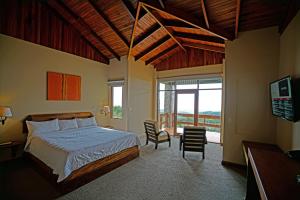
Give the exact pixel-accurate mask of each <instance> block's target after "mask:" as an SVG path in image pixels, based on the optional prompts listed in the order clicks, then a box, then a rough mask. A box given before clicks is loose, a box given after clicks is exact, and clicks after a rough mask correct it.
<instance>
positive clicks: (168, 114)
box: [158, 91, 175, 135]
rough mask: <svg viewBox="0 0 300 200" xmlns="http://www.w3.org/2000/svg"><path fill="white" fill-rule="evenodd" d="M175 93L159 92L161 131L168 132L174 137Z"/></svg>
mask: <svg viewBox="0 0 300 200" xmlns="http://www.w3.org/2000/svg"><path fill="white" fill-rule="evenodd" d="M174 97H175V92H173V91H160V92H159V100H158V101H159V110H158V113H159V122H160V123H159V124H160V129H163V130H167V131H168V132H169V133H170V134H171V135H173V132H174V131H173V130H174V101H175V98H174Z"/></svg>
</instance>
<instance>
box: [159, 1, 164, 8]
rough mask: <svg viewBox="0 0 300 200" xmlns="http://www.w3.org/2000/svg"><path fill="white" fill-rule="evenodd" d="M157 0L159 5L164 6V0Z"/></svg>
mask: <svg viewBox="0 0 300 200" xmlns="http://www.w3.org/2000/svg"><path fill="white" fill-rule="evenodd" d="M158 2H159V4H160V6H161V7H162V8H165V4H164V1H163V0H158Z"/></svg>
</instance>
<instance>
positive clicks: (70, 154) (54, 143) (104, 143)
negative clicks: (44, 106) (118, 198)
mask: <svg viewBox="0 0 300 200" xmlns="http://www.w3.org/2000/svg"><path fill="white" fill-rule="evenodd" d="M135 145H140V141H139V138H138V137H137V136H136V135H135V134H134V133H129V132H124V131H117V130H112V129H107V128H101V127H95V126H94V127H84V128H77V129H68V130H63V131H53V132H48V133H37V132H33V133H31V134H29V135H28V137H27V143H26V146H25V151H27V152H30V153H31V154H33V155H34V156H35V157H37V158H39V159H40V160H41V161H43V162H44V163H45V164H46V165H48V166H49V167H50V168H52V169H53V173H54V174H58V180H57V182H60V181H62V180H64V179H65V178H66V177H68V176H69V175H70V174H71V173H72V172H73V171H74V170H76V169H79V168H80V167H82V166H84V165H86V164H88V163H90V162H93V161H95V160H98V159H101V158H104V157H106V156H109V155H112V154H114V153H117V152H120V151H122V150H124V149H127V148H130V147H133V146H135Z"/></svg>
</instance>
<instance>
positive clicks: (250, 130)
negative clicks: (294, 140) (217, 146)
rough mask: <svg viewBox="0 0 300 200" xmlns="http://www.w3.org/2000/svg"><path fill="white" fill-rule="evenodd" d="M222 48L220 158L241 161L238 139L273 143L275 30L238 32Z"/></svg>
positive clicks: (277, 55) (277, 38)
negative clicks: (221, 133)
mask: <svg viewBox="0 0 300 200" xmlns="http://www.w3.org/2000/svg"><path fill="white" fill-rule="evenodd" d="M225 49H226V50H225V52H226V60H225V80H226V85H225V89H226V94H225V123H224V129H225V130H224V149H223V160H224V161H229V162H234V163H239V164H243V163H244V162H245V161H244V158H243V154H242V143H241V142H242V140H251V141H259V142H266V143H275V138H276V119H275V117H273V116H272V115H271V105H270V97H269V83H270V82H271V81H273V80H275V79H276V78H277V73H278V69H277V66H278V62H279V34H278V29H277V27H271V28H265V29H260V30H255V31H249V32H242V33H240V34H239V37H238V39H236V40H234V41H232V42H231V41H229V42H226V48H225Z"/></svg>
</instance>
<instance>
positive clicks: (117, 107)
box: [112, 86, 123, 119]
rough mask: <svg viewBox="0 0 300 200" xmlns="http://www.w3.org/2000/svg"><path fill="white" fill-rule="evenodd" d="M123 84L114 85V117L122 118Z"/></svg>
mask: <svg viewBox="0 0 300 200" xmlns="http://www.w3.org/2000/svg"><path fill="white" fill-rule="evenodd" d="M122 88H123V87H122V86H119V87H113V91H112V93H113V94H112V97H113V109H112V111H113V112H112V117H113V118H118V119H122V92H123V91H122Z"/></svg>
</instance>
